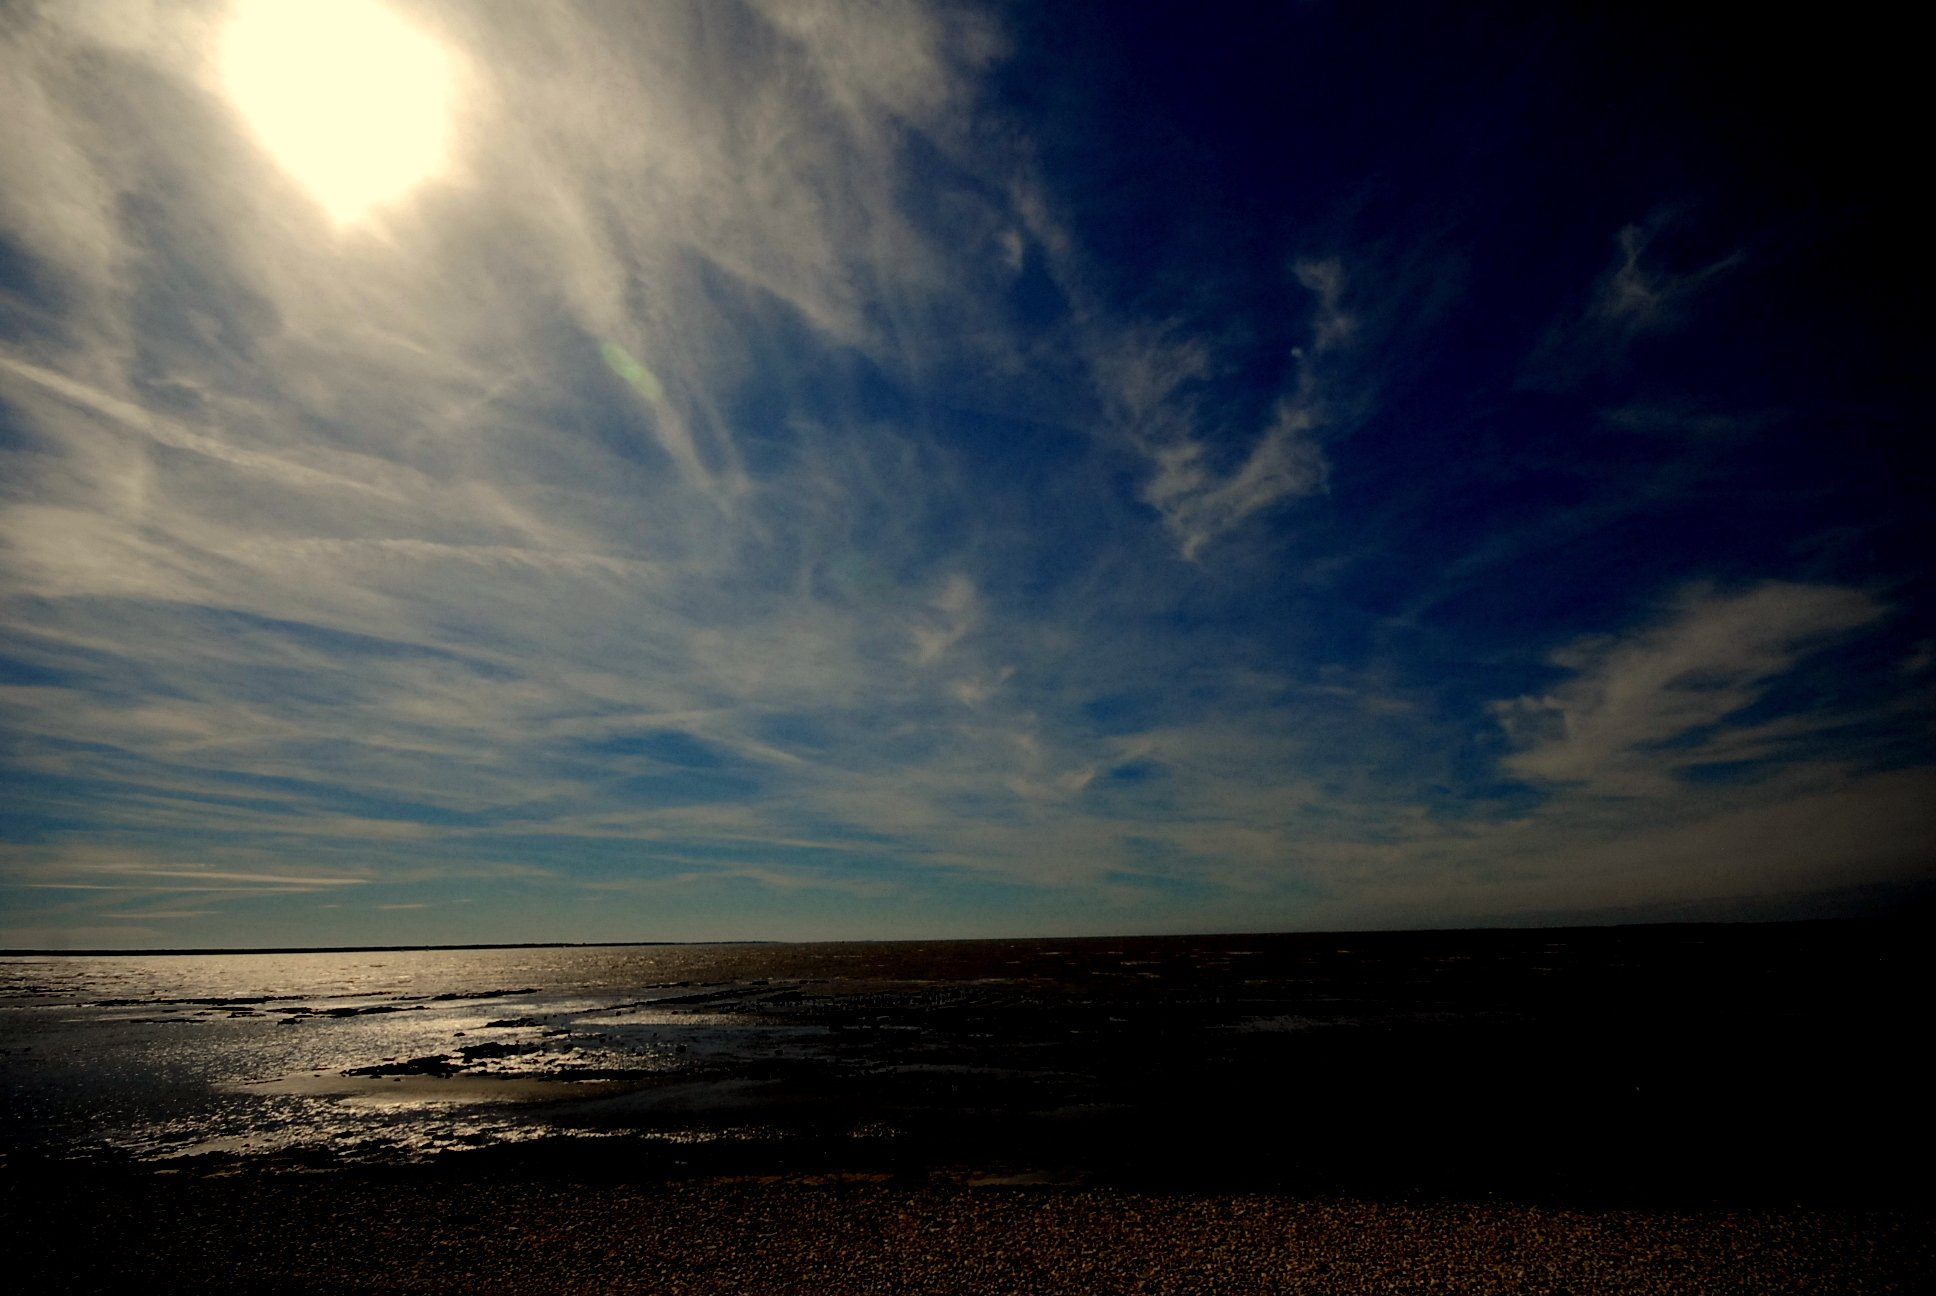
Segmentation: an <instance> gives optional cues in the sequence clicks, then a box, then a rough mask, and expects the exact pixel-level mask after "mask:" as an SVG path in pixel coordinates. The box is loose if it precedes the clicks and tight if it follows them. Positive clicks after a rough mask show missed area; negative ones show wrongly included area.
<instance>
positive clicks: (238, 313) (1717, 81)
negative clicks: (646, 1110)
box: [0, 0, 1936, 948]
mask: <svg viewBox="0 0 1936 1296" xmlns="http://www.w3.org/2000/svg"><path fill="white" fill-rule="evenodd" d="M1683 9H1685V6H1673V7H1668V8H1664V9H1662V10H1659V11H1655V10H1652V9H1650V8H1648V7H1645V6H1634V5H1629V4H1622V5H1617V6H1615V5H1609V6H1596V5H1592V4H1583V5H1577V6H1572V5H1569V6H1560V7H1558V8H1557V9H1556V8H1555V7H1554V6H1550V5H1523V6H1522V5H1484V4H1477V5H1475V4H1464V3H1461V4H1433V3H1419V4H1402V5H1378V4H1356V3H1351V4H1343V3H1340V4H1329V3H1322V2H1318V3H1295V4H1291V3H1287V4H1261V3H1258V4H1237V3H1208V4H1206V3H1202V2H1201V0H1198V2H1196V3H1189V4H1176V3H1145V4H1136V5H1129V4H1113V3H1109V4H1105V3H1079V2H1077V0H1069V2H1068V3H1057V4H1048V5H1043V4H1037V3H1013V4H1009V3H992V4H987V5H982V4H975V3H968V2H964V3H934V4H927V3H919V2H916V0H910V2H908V3H893V2H882V3H865V2H863V0H852V2H851V3H835V2H824V3H823V2H816V0H694V2H693V3H682V2H680V0H653V2H651V3H636V4H633V3H623V4H622V3H593V4H569V3H564V2H562V0H560V2H557V3H549V2H548V3H544V4H527V3H513V2H511V0H476V2H466V3H408V2H405V0H396V2H395V3H379V0H336V3H330V4H323V5H316V4H302V3H289V2H284V0H244V2H243V3H239V4H235V5H231V4H228V3H215V2H210V3H197V2H194V0H170V2H169V3H143V2H142V0H44V2H41V3H35V2H34V0H26V2H24V3H19V4H14V5H10V6H8V7H7V8H6V10H5V11H4V12H3V13H0V100H3V101H4V102H5V103H6V104H7V105H8V113H7V115H8V118H9V124H8V127H7V129H6V130H5V131H4V132H0V588H4V597H5V613H4V617H3V618H0V717H3V718H0V789H3V790H4V793H3V795H0V946H6V947H13V948H27V947H32V948H156V947H220V946H274V945H327V944H417V943H433V942H437V943H463V942H491V941H551V940H562V941H602V940H703V939H733V938H748V939H823V938H898V937H924V938H928V937H977V936H1023V935H1038V934H1040V935H1065V934H1067V935H1076V934H1103V933H1129V932H1208V931H1263V930H1347V929H1365V928H1423V927H1464V926H1475V925H1510V926H1527V925H1540V924H1554V923H1576V922H1577V923H1605V922H1633V921H1661V920H1688V919H1699V920H1747V919H1784V918H1803V917H1813V916H1827V915H1836V914H1846V913H1874V912H1890V911H1899V910H1900V909H1902V907H1904V906H1906V905H1911V904H1916V905H1920V904H1923V903H1925V902H1926V900H1927V898H1928V897H1929V895H1930V894H1931V891H1932V873H1933V872H1936V870H1933V869H1932V864H1933V863H1936V851H1933V850H1932V841H1936V832H1933V831H1932V830H1933V829H1936V742H1932V725H1931V718H1932V715H1936V705H1933V704H1936V609H1933V608H1932V600H1931V581H1930V575H1929V562H1928V555H1929V554H1931V553H1936V537H1932V535H1931V531H1932V526H1931V516H1932V510H1931V509H1930V507H1929V481H1930V474H1929V467H1930V456H1929V452H1928V449H1927V437H1928V420H1927V417H1926V411H1927V400H1926V398H1925V391H1926V386H1927V377H1926V372H1925V371H1926V365H1927V356H1928V355H1929V354H1930V351H1929V341H1930V339H1929V326H1928V307H1927V292H1926V291H1925V289H1926V286H1927V282H1928V281H1927V274H1926V271H1925V270H1924V269H1923V266H1924V264H1925V262H1926V260H1927V254H1926V251H1925V249H1924V245H1925V243H1926V240H1927V237H1928V235H1927V230H1926V228H1923V226H1922V222H1921V221H1920V220H1919V214H1920V213H1921V212H1922V211H1923V210H1924V207H1923V204H1921V203H1919V202H1916V203H1912V202H1911V201H1910V197H1909V186H1910V184H1911V182H1912V175H1913V174H1914V173H1915V172H1917V171H1918V170H1919V169H1918V168H1914V167H1911V166H1909V165H1908V160H1909V158H1911V157H1912V156H1914V153H1913V151H1912V150H1913V148H1914V144H1913V143H1912V141H1918V139H1919V137H1917V136H1916V135H1915V134H1914V132H1913V131H1912V130H1911V124H1912V123H1914V122H1915V121H1917V120H1919V119H1920V116H1921V109H1920V104H1919V103H1914V104H1912V102H1911V98H1910V87H1911V86H1913V85H1915V84H1917V78H1916V76H1915V75H1913V72H1914V69H1912V66H1911V63H1910V61H1909V60H1910V58H1911V55H1910V53H1909V51H1908V50H1907V48H1905V47H1906V46H1907V45H1908V44H1909V43H1908V42H1901V41H1899V40H1896V39H1894V38H1892V37H1891V36H1890V35H1888V34H1887V33H1882V32H1870V31H1867V30H1864V29H1863V28H1862V27H1861V25H1860V23H1859V22H1858V21H1853V20H1852V21H1851V22H1849V23H1847V24H1843V25H1839V26H1824V25H1821V24H1810V25H1807V27H1806V29H1805V30H1804V29H1802V28H1800V27H1797V29H1796V30H1794V31H1780V30H1765V31H1761V30H1743V29H1741V28H1740V27H1738V26H1737V25H1733V24H1730V23H1728V22H1726V21H1724V20H1723V18H1722V16H1720V15H1719V14H1718V12H1717V14H1716V15H1715V16H1712V17H1705V18H1704V17H1702V16H1701V15H1699V14H1691V15H1690V14H1688V13H1685V12H1682V10H1683ZM1766 26H1768V27H1770V28H1773V27H1774V26H1775V25H1774V24H1766Z"/></svg>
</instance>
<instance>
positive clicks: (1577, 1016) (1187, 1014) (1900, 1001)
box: [0, 920, 1931, 1204]
mask: <svg viewBox="0 0 1936 1296" xmlns="http://www.w3.org/2000/svg"><path fill="white" fill-rule="evenodd" d="M1927 934H1928V932H1927V925H1926V924H1922V923H1913V924H1912V923H1907V922H1889V921H1882V920H1876V921H1849V922H1818V923H1793V924H1742V925H1691V924H1690V925H1664V926H1633V927H1603V928H1571V929H1547V930H1514V931H1453V932H1405V933H1394V932H1382V933H1317V934H1313V933H1298V934H1276V935H1271V934H1244V935H1210V936H1128V937H1118V938H1085V939H1079V940H1078V939H1071V940H990V941H946V942H904V943H894V942H887V943H845V944H843V943H815V944H704V945H681V944H653V945H612V946H553V947H512V948H488V949H384V950H330V951H312V952H270V953H257V952H247V953H240V952H238V953H178V954H140V955H130V954H45V953H21V954H11V955H6V956H4V957H0V1166H5V1167H7V1168H15V1169H18V1168H21V1167H31V1166H36V1165H46V1164H55V1163H58V1164H70V1165H71V1164H82V1163H86V1164H102V1163H130V1164H134V1163H138V1164H143V1165H147V1166H150V1167H151V1168H167V1167H182V1168H184V1169H193V1170H197V1171H200V1172H209V1171H210V1170H212V1169H213V1170H223V1169H232V1170H235V1171H237V1172H244V1171H249V1170H260V1171H263V1172H278V1173H279V1172H287V1173H308V1174H316V1173H323V1174H327V1173H341V1172H356V1171H368V1170H372V1169H379V1170H399V1169H403V1168H408V1167H425V1166H429V1167H437V1168H439V1169H440V1170H441V1171H443V1172H450V1173H478V1174H502V1175H535V1174H545V1175H561V1174H562V1175H567V1176H618V1177H624V1178H657V1177H664V1176H679V1175H728V1174H734V1175H757V1176H772V1175H827V1174H859V1175H872V1176H875V1177H883V1176H885V1177H899V1178H908V1177H913V1178H932V1177H935V1176H942V1177H948V1178H952V1179H955V1180H960V1181H964V1182H997V1183H1041V1184H1090V1185H1093V1184H1123V1185H1129V1186H1138V1187H1148V1186H1161V1187H1164V1188H1171V1189H1174V1188H1178V1187H1183V1188H1190V1187H1199V1186H1200V1187H1204V1188H1216V1189H1226V1188H1233V1187H1236V1188H1247V1189H1248V1188H1260V1189H1267V1190H1278V1191H1286V1190H1288V1191H1299V1192H1350V1193H1357V1194H1364V1193H1375V1194H1398V1195H1405V1196H1418V1195H1428V1196H1445V1195H1451V1196H1466V1197H1475V1196H1476V1197H1488V1196H1506V1197H1518V1198H1541V1199H1547V1200H1563V1201H1578V1202H1592V1203H1596V1204H1603V1203H1608V1202H1622V1201H1635V1202H1648V1203H1658V1202H1662V1201H1695V1202H1701V1203H1714V1202H1723V1203H1726V1202H1735V1201H1740V1202H1744V1203H1745V1202H1748V1201H1759V1200H1766V1199H1769V1198H1776V1199H1779V1200H1782V1201H1807V1202H1817V1201H1845V1200H1851V1199H1862V1200H1869V1199H1876V1198H1883V1199H1894V1198H1895V1197H1897V1196H1899V1195H1900V1194H1902V1193H1904V1192H1913V1191H1918V1189H1915V1188H1914V1186H1913V1185H1915V1184H1916V1183H1918V1182H1920V1178H1921V1176H1922V1175H1924V1174H1925V1170H1924V1167H1925V1166H1926V1165H1927V1164H1929V1152H1930V1151H1931V1146H1930V1122H1929V1117H1928V1111H1927V1109H1928V1100H1927V1096H1926V1090H1927V1072H1926V1069H1925V1064H1924V1063H1922V1062H1921V1060H1920V1056H1921V1048H1922V1044H1923V1036H1924V1035H1925V1034H1926V1033H1927V1022H1928V999H1927V992H1928V988H1929V984H1930V982H1929V978H1928V971H1929V950H1930V943H1929V941H1928V940H1927ZM1924 1191H1926V1190H1924Z"/></svg>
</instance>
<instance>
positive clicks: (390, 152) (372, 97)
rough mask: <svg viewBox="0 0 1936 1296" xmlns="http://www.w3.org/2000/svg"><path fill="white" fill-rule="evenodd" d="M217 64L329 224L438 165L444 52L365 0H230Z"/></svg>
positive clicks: (389, 198) (444, 136) (446, 135)
mask: <svg viewBox="0 0 1936 1296" xmlns="http://www.w3.org/2000/svg"><path fill="white" fill-rule="evenodd" d="M221 73H222V82H223V86H224V88H225V89H226V91H227V92H228V96H229V98H230V100H231V101H233V102H234V104H235V106H236V108H237V109H238V110H239V111H240V112H241V114H242V116H243V117H244V118H245V119H246V120H247V122H248V124H249V128H250V129H251V130H252V131H253V132H254V133H255V136H256V138H257V139H258V140H259V141H260V142H261V144H262V146H263V148H264V149H266V150H267V151H268V153H269V155H270V156H271V157H273V158H274V159H275V160H276V162H277V164H278V165H280V166H281V167H282V168H283V170H285V171H287V172H288V173H289V174H290V175H291V176H293V177H295V179H296V180H297V181H299V182H300V183H301V184H302V186H303V187H304V188H305V189H307V190H309V192H310V193H311V195H313V196H314V197H315V199H316V201H317V202H318V203H319V204H321V206H322V207H323V209H324V210H325V211H326V212H328V213H329V215H330V217H331V218H332V219H333V220H334V221H336V222H337V224H339V225H347V224H353V223H355V222H357V221H360V220H362V219H364V218H365V217H366V216H368V215H369V214H370V213H371V212H372V211H373V210H374V209H376V208H378V207H380V206H383V205H384V204H386V203H392V202H395V201H396V200H398V199H399V198H402V197H403V196H404V195H405V194H407V193H409V192H410V191H411V190H412V189H415V188H416V187H417V186H418V185H420V184H422V183H423V182H424V181H426V180H429V179H431V178H432V177H434V176H436V175H438V174H439V173H440V172H442V171H443V170H444V169H445V168H446V167H447V166H448V165H449V161H450V117H451V106H452V104H451V100H452V94H451V89H452V80H453V75H452V73H453V69H452V67H451V59H450V56H449V55H448V54H447V53H446V52H445V51H444V50H443V48H442V47H441V46H439V45H438V44H437V42H436V41H434V40H432V39H431V38H430V37H429V36H427V35H425V34H424V33H423V32H421V31H419V30H417V29H416V28H415V27H412V26H411V25H410V24H409V23H407V22H405V21H404V20H403V19H401V18H399V17H397V15H396V14H394V13H392V12H391V11H390V10H389V9H387V8H385V7H383V6H382V5H380V4H377V3H375V0H238V3H237V4H236V6H235V9H234V12H233V16H232V17H231V19H230V21H229V24H228V27H227V29H226V31H225V32H224V34H223V37H222V48H221Z"/></svg>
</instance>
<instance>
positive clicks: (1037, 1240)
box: [0, 1172, 1936, 1296]
mask: <svg viewBox="0 0 1936 1296" xmlns="http://www.w3.org/2000/svg"><path fill="white" fill-rule="evenodd" d="M163 1181H165V1182H166V1188H165V1191H157V1189H158V1187H160V1186H161V1184H162V1182H163ZM0 1202H4V1216H5V1225H6V1233H7V1236H8V1237H9V1238H10V1239H11V1241H10V1247H11V1249H12V1250H13V1252H14V1254H13V1256H12V1257H11V1260H12V1262H13V1264H14V1266H15V1267H16V1269H17V1270H24V1271H25V1275H26V1277H27V1278H28V1281H29V1285H28V1287H27V1288H25V1289H28V1290H37V1289H44V1290H58V1291H124V1290H137V1289H138V1290H146V1291H150V1292H153V1291H189V1290H194V1291H208V1292H239V1291H251V1292H259V1291H280V1292H535V1293H545V1292H593V1291H595V1292H653V1293H663V1294H666V1296H672V1294H674V1293H686V1292H691V1293H702V1292H703V1293H724V1292H733V1293H745V1294H748V1296H751V1294H753V1293H799V1292H820V1291H825V1292H922V1293H955V1292H960V1293H990V1292H1015V1293H1059V1292H1070V1293H1077V1292H1080V1293H1085V1294H1087V1293H1099V1292H1124V1293H1129V1292H1138V1293H1167V1292H1213V1293H1219V1294H1241V1293H1249V1292H1310V1293H1352V1292H1366V1293H1407V1292H1439V1293H1443V1292H1503V1293H1529V1294H1531V1293H1537V1294H1539V1296H1556V1294H1557V1293H1570V1294H1571V1296H1588V1294H1589V1293H1600V1292H1605V1293H1615V1292H1618V1293H1673V1294H1675V1296H1686V1294H1688V1293H1735V1292H1738V1293H1743V1294H1744V1296H1745V1294H1747V1293H1754V1294H1756V1296H1760V1294H1761V1293H1767V1292H1774V1291H1783V1292H1823V1293H1839V1294H1843V1296H1855V1294H1859V1293H1871V1292H1902V1293H1909V1292H1916V1291H1926V1290H1929V1284H1930V1282H1931V1280H1932V1278H1933V1277H1936V1248H1933V1247H1932V1243H1931V1238H1932V1230H1931V1228H1930V1224H1931V1222H1932V1221H1931V1219H1930V1215H1929V1213H1928V1212H1927V1211H1926V1210H1923V1209H1920V1208H1918V1209H1902V1208H1896V1209H1845V1210H1822V1209H1803V1208H1793V1209H1758V1210H1753V1211H1740V1210H1706V1211H1636V1210H1603V1211H1582V1210H1572V1209H1561V1208H1552V1207H1537V1206H1530V1205H1523V1204H1512V1203H1484V1204H1473V1203H1461V1202H1429V1201H1426V1202H1411V1203H1406V1202H1375V1201H1363V1200H1350V1199H1339V1198H1315V1199H1314V1198H1297V1197H1286V1196H1277V1195H1267V1194H1177V1193H1139V1192H1125V1191H1115V1190H1097V1189H1080V1188H1041V1187H1017V1186H990V1185H983V1186H968V1185H965V1184H962V1183H960V1182H954V1183H950V1182H946V1181H944V1180H940V1179H931V1180H930V1181H928V1182H926V1183H922V1184H904V1183H896V1182H892V1181H886V1180H884V1179H882V1178H878V1177H826V1176H822V1177H812V1176H794V1177H774V1176H759V1177H747V1178H737V1179H707V1180H698V1181H686V1182H675V1183H666V1184H658V1185H628V1184H614V1183H597V1184H571V1183H532V1182H519V1183H509V1182H477V1181H463V1180H456V1181H452V1180H448V1179H440V1178H436V1177H428V1176H422V1175H418V1176H409V1175H402V1176H355V1175H342V1174H331V1175H296V1174H279V1175H275V1174H256V1173H243V1174H235V1175H228V1176H214V1177H207V1176H201V1175H195V1174H178V1175H171V1176H161V1177H160V1178H159V1179H158V1178H157V1177H156V1176H154V1175H152V1174H150V1173H147V1172H140V1173H132V1174H131V1173H126V1172H113V1173H108V1174H94V1175H89V1174H66V1175H58V1176H55V1177H54V1178H53V1179H52V1180H50V1181H42V1182H38V1183H36V1182H34V1180H33V1178H31V1177H29V1176H25V1175H21V1174H18V1173H9V1174H7V1175H5V1176H0Z"/></svg>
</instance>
